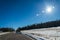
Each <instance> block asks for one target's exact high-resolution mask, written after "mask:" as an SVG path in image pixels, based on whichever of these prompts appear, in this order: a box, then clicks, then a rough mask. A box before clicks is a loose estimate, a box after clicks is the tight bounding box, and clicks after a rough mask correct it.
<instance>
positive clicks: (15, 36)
mask: <svg viewBox="0 0 60 40" xmlns="http://www.w3.org/2000/svg"><path fill="white" fill-rule="evenodd" d="M0 40H32V39H31V38H30V37H27V36H25V35H23V34H19V33H9V34H5V35H0Z"/></svg>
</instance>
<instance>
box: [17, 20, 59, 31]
mask: <svg viewBox="0 0 60 40" xmlns="http://www.w3.org/2000/svg"><path fill="white" fill-rule="evenodd" d="M58 26H60V20H56V21H50V22H45V23H39V24H32V25H28V26H25V27H22V28H20V27H19V28H18V29H17V30H16V31H21V30H30V29H40V28H50V27H58Z"/></svg>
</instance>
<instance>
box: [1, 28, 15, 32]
mask: <svg viewBox="0 0 60 40" xmlns="http://www.w3.org/2000/svg"><path fill="white" fill-rule="evenodd" d="M0 31H2V32H13V31H14V29H13V28H0Z"/></svg>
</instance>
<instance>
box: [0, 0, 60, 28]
mask: <svg viewBox="0 0 60 40" xmlns="http://www.w3.org/2000/svg"><path fill="white" fill-rule="evenodd" d="M48 5H50V6H54V10H52V12H51V13H46V12H44V13H42V11H43V10H45V9H46V6H48ZM59 19H60V0H46V1H45V0H0V27H13V28H18V27H23V26H26V25H31V24H35V23H41V22H48V21H54V20H59Z"/></svg>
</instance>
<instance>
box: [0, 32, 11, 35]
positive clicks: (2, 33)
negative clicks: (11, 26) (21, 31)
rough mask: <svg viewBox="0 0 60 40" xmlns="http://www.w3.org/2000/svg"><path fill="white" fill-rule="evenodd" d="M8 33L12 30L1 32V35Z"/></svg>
mask: <svg viewBox="0 0 60 40" xmlns="http://www.w3.org/2000/svg"><path fill="white" fill-rule="evenodd" d="M7 33H10V32H1V33H0V35H4V34H7Z"/></svg>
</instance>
